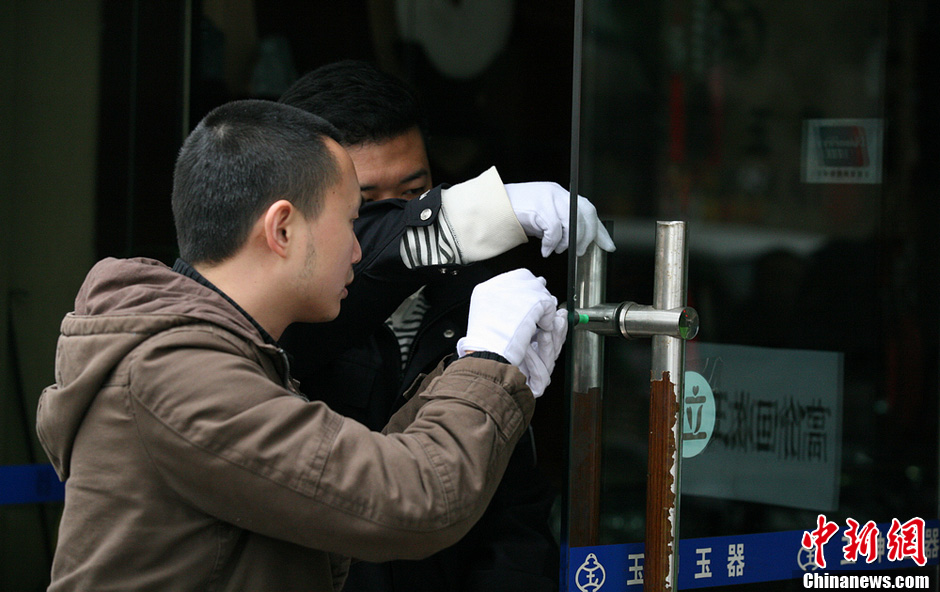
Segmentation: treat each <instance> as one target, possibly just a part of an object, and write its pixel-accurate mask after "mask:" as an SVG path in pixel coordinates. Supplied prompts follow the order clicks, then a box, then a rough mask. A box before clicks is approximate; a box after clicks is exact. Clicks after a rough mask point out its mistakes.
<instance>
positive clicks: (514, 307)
mask: <svg viewBox="0 0 940 592" xmlns="http://www.w3.org/2000/svg"><path fill="white" fill-rule="evenodd" d="M557 305H558V301H557V300H556V299H555V297H554V296H552V295H551V294H550V293H549V291H548V290H547V289H546V288H545V278H541V277H539V278H537V277H535V276H534V275H532V272H531V271H529V270H528V269H516V270H514V271H508V272H506V273H503V274H500V275H498V276H496V277H494V278H492V279H489V280H487V281H485V282H483V283H481V284H477V286H476V287H475V288H474V289H473V294H471V296H470V317H469V319H468V320H467V335H466V337H462V338H461V339H460V340H459V341H458V342H457V354H458V355H460V356H463V355H464V354H466V353H467V352H468V351H488V352H493V353H496V354H499V355H501V356H503V357H504V358H506V359H507V360H509V363H510V364H512V365H513V366H521V364H522V362H523V361H524V360H525V358H526V355H527V354H528V351H529V348H530V346H531V344H532V341H533V339H536V332H537V331H538V326H537V323H542V325H543V326H553V324H552V322H551V321H549V320H547V319H546V317H553V316H554V315H555V308H556V307H557ZM526 378H528V375H527V376H526Z"/></svg>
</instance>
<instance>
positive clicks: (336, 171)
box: [172, 100, 341, 263]
mask: <svg viewBox="0 0 940 592" xmlns="http://www.w3.org/2000/svg"><path fill="white" fill-rule="evenodd" d="M326 137H330V138H333V139H334V140H336V141H337V142H338V141H339V138H340V134H339V132H338V131H337V130H336V129H335V128H334V127H333V126H332V125H330V124H329V123H328V122H327V121H326V120H324V119H322V118H319V117H316V116H314V115H311V114H310V113H305V112H304V111H302V110H300V109H295V108H293V107H290V106H288V105H282V104H279V103H275V102H273V101H262V100H244V101H233V102H231V103H226V104H224V105H221V106H219V107H216V108H215V109H213V110H212V111H211V112H210V113H209V114H208V115H206V116H205V118H203V120H202V121H201V122H199V125H197V126H196V129H194V130H193V131H192V132H191V133H190V134H189V137H188V138H186V141H185V142H184V143H183V147H182V148H181V149H180V152H179V156H178V157H177V160H176V168H175V170H174V173H173V197H172V205H173V220H174V222H175V224H176V236H177V242H178V245H179V250H180V257H181V258H183V259H184V260H186V261H188V262H189V263H219V262H221V261H224V260H225V259H227V258H228V257H230V256H232V255H234V254H235V253H236V252H237V251H238V249H240V248H241V247H242V245H243V244H244V243H245V241H246V240H247V238H248V234H249V232H250V231H251V228H252V226H253V225H254V224H255V222H256V221H257V219H258V217H259V216H261V214H262V213H263V212H264V211H265V209H267V208H268V207H269V206H270V205H271V204H272V203H274V202H275V201H277V200H279V199H286V200H288V201H290V202H291V203H293V204H294V205H295V206H296V207H297V208H298V209H299V210H300V211H301V213H303V214H304V216H316V215H317V214H319V212H320V209H321V207H322V201H323V200H322V197H323V195H324V193H325V191H326V190H327V189H329V188H330V187H332V186H333V185H335V184H336V183H337V182H339V179H340V174H341V173H340V168H339V163H338V161H337V160H336V158H335V157H334V156H333V154H332V153H331V152H330V150H329V148H328V146H327V144H326V142H325V138H326Z"/></svg>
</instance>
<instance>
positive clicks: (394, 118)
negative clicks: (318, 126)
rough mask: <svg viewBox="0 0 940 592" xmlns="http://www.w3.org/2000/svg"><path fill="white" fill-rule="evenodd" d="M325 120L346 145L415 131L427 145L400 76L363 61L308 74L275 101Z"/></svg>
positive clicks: (418, 110) (413, 98) (415, 104)
mask: <svg viewBox="0 0 940 592" xmlns="http://www.w3.org/2000/svg"><path fill="white" fill-rule="evenodd" d="M279 101H280V102H281V103H285V104H287V105H292V106H294V107H298V108H300V109H303V110H304V111H307V112H308V113H313V114H314V115H319V116H320V117H323V118H324V119H326V120H327V121H329V122H330V123H332V124H333V125H335V126H336V127H337V128H339V130H340V132H341V133H342V134H343V140H342V142H341V143H342V144H343V145H344V146H356V145H358V144H364V143H373V142H375V143H381V142H384V141H385V140H389V139H391V138H394V137H396V136H400V135H401V134H403V133H405V132H407V131H409V130H411V129H413V128H418V130H419V131H420V132H421V136H422V138H423V139H424V140H425V143H427V130H428V125H427V119H426V117H425V115H424V110H423V109H422V107H421V104H420V102H419V100H418V98H417V95H416V94H415V93H414V92H412V90H411V89H409V88H408V86H406V85H405V83H404V82H403V81H402V80H400V79H399V78H397V77H395V76H393V75H391V74H389V73H387V72H384V71H382V70H380V69H378V68H377V67H376V66H374V65H373V64H371V63H369V62H364V61H361V60H342V61H339V62H333V63H331V64H326V65H325V66H321V67H319V68H317V69H316V70H313V71H311V72H308V73H306V74H305V75H303V76H302V77H300V79H298V80H297V81H296V82H295V83H294V84H292V85H291V87H290V88H288V89H287V90H286V91H284V94H283V95H281V98H280V99H279Z"/></svg>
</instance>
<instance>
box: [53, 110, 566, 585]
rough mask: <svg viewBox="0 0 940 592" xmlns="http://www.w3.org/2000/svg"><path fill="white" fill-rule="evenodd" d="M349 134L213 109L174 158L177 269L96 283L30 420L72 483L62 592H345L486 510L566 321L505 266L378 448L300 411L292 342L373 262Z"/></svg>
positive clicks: (308, 121) (106, 270) (118, 268)
mask: <svg viewBox="0 0 940 592" xmlns="http://www.w3.org/2000/svg"><path fill="white" fill-rule="evenodd" d="M334 134H335V131H334V130H333V129H332V128H331V126H329V124H327V123H325V122H324V121H323V120H321V119H319V118H317V117H315V116H312V115H309V114H307V113H304V112H302V111H300V110H297V109H294V108H292V107H287V106H284V105H279V104H276V103H270V102H266V101H239V102H235V103H230V104H227V105H223V106H222V107H219V108H217V109H216V110H214V111H213V112H212V113H210V114H209V115H207V116H206V118H205V119H204V120H203V121H202V122H201V123H200V124H199V126H198V127H197V128H196V129H195V130H194V131H193V133H192V134H190V136H189V138H188V139H187V141H186V143H185V144H184V146H183V148H182V150H181V152H180V155H179V159H178V161H177V167H176V172H175V176H174V191H173V209H174V218H175V220H176V224H177V234H178V240H179V245H180V254H181V259H180V260H179V261H177V263H176V265H175V266H174V268H173V269H170V268H168V267H166V266H165V265H163V264H162V263H159V262H157V261H152V260H145V259H131V260H116V259H108V260H104V261H102V262H100V263H98V264H97V265H96V266H95V267H94V268H93V269H92V270H91V271H90V272H89V274H88V277H87V278H86V281H85V283H84V284H83V286H82V288H81V290H80V291H79V293H78V296H77V297H76V302H75V311H74V312H73V313H70V314H69V315H67V316H66V318H65V319H64V320H63V322H62V334H61V337H60V339H59V345H58V348H57V354H56V384H55V385H53V386H50V387H49V388H47V389H46V390H45V391H44V392H43V395H42V397H41V399H40V406H39V410H38V416H37V429H38V432H39V436H40V439H41V441H42V443H43V446H44V448H45V450H46V452H47V454H48V455H49V457H50V459H51V460H52V462H53V464H54V465H55V467H56V470H57V471H58V473H59V475H60V477H61V478H63V479H65V482H66V501H65V508H64V513H63V516H62V521H61V524H60V531H59V539H58V547H57V550H56V556H55V561H54V564H53V569H52V584H51V586H50V590H103V589H120V590H135V591H139V590H174V591H176V590H194V591H195V590H199V591H203V590H330V591H332V590H337V589H339V588H341V587H342V581H343V578H344V577H345V572H346V569H347V567H348V560H347V559H346V558H345V557H346V556H349V555H354V556H356V557H361V558H364V559H370V560H375V561H382V560H388V559H395V558H404V559H407V558H421V557H424V556H427V555H429V554H431V553H433V552H435V551H437V550H439V549H441V548H443V547H446V546H447V545H450V544H452V543H454V542H455V541H457V540H458V539H459V538H460V537H461V536H463V534H464V533H466V531H467V530H468V529H469V528H470V527H471V526H472V525H473V523H474V522H475V521H476V520H477V519H478V518H479V516H480V514H481V513H482V512H483V510H484V508H485V507H486V504H487V502H488V500H489V498H490V496H491V495H492V493H493V491H494V489H495V487H496V485H497V484H498V482H499V479H500V477H501V475H502V472H503V470H504V469H505V466H506V463H507V461H508V458H509V455H510V454H511V452H512V450H513V447H514V445H515V443H516V441H517V440H518V438H519V436H520V435H521V434H522V433H523V432H524V430H525V427H526V425H527V423H528V421H529V419H530V417H531V414H532V411H533V408H534V398H533V396H532V393H531V391H530V390H529V388H528V387H527V386H526V380H527V379H532V378H538V379H540V380H541V379H544V378H546V377H547V375H546V376H542V375H544V374H545V373H550V372H551V367H552V366H553V365H554V362H555V358H556V357H557V355H558V350H559V349H560V347H561V344H562V342H563V340H564V334H565V322H564V318H563V317H562V316H561V315H560V313H558V312H556V310H555V309H556V302H555V299H554V298H553V297H552V296H551V295H550V294H549V293H548V291H547V290H546V289H545V286H544V280H541V278H535V277H534V276H532V274H531V273H530V272H528V271H526V270H516V271H514V272H509V273H508V274H503V275H501V276H497V277H496V278H494V279H493V280H490V281H489V282H486V283H484V284H481V285H480V286H479V287H478V289H477V290H476V291H475V293H474V296H473V299H472V301H471V315H470V319H469V321H468V331H467V337H466V338H465V340H464V341H463V343H462V347H461V352H463V355H462V356H461V357H460V358H459V359H450V360H445V361H444V362H442V364H441V365H440V366H439V367H438V368H437V370H435V372H433V373H432V374H431V375H429V376H428V377H426V378H424V379H423V380H421V381H419V383H416V385H415V387H413V389H412V396H411V397H410V399H409V402H408V403H407V404H406V405H405V406H404V407H403V408H402V409H401V411H400V412H399V413H397V414H396V415H395V416H393V417H392V419H391V421H390V423H389V425H388V427H386V429H385V432H384V433H378V432H371V431H369V430H368V429H367V428H365V427H364V426H362V425H361V424H358V423H356V422H354V421H351V420H349V419H346V418H344V417H343V416H341V415H338V414H336V413H334V412H332V411H331V410H330V409H329V408H328V407H327V406H326V405H324V404H322V403H317V402H310V401H307V400H306V399H305V398H304V397H303V395H302V394H301V393H300V392H299V391H298V389H297V385H296V383H295V382H293V381H292V380H291V379H290V376H289V364H288V359H287V357H286V355H285V354H284V352H283V350H281V349H280V348H279V347H278V345H277V339H278V337H279V336H280V335H281V333H282V332H283V330H284V329H285V328H286V327H287V326H288V325H289V324H290V323H293V322H296V321H304V322H322V321H327V320H330V319H332V318H334V317H335V316H336V315H337V314H338V312H339V308H340V302H341V300H342V299H343V298H344V297H345V296H346V286H347V285H348V284H349V283H350V282H351V281H352V278H353V273H352V265H353V264H354V263H355V262H357V261H358V260H359V259H360V257H361V251H360V247H359V243H358V241H357V239H356V236H355V234H354V233H353V221H354V220H355V219H356V217H357V215H358V214H357V213H358V210H359V205H360V199H361V198H360V192H359V184H358V181H357V178H356V175H355V171H354V169H353V165H352V162H351V161H350V159H349V157H348V155H347V154H346V153H345V151H344V150H343V149H342V148H341V147H340V145H339V144H338V143H337V142H336V141H335V135H334ZM536 374H539V376H536Z"/></svg>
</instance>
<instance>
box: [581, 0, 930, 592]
mask: <svg viewBox="0 0 940 592" xmlns="http://www.w3.org/2000/svg"><path fill="white" fill-rule="evenodd" d="M579 10H581V11H582V12H581V13H580V14H579V15H578V16H579V17H580V19H583V22H579V23H578V25H576V27H578V28H576V50H575V52H576V65H575V68H576V77H575V78H576V81H578V82H580V89H579V91H578V90H576V95H575V101H574V104H575V106H576V109H577V111H576V112H575V117H573V120H574V121H575V126H574V127H575V129H576V132H577V133H576V134H575V137H574V140H575V146H574V147H575V150H573V151H572V153H573V154H574V155H575V158H576V162H575V163H574V166H573V167H572V169H573V170H575V171H577V174H576V176H575V177H574V178H573V179H572V186H574V187H576V188H577V190H578V192H579V193H580V194H581V195H584V196H586V197H588V198H589V199H591V201H592V202H593V203H594V204H595V205H596V206H597V207H598V210H599V212H600V214H601V217H602V218H603V219H606V220H609V221H610V224H611V226H612V235H613V236H614V238H615V241H616V243H617V251H616V252H615V253H611V254H609V255H608V256H607V257H606V262H605V265H606V272H605V273H604V274H603V281H602V282H601V284H600V285H599V286H595V292H598V291H599V292H600V294H595V295H594V296H592V298H595V301H597V302H602V303H607V304H616V303H620V302H623V301H631V302H637V303H640V304H644V305H651V304H653V302H654V292H655V288H656V286H655V284H656V280H655V278H656V277H657V274H656V259H657V257H656V252H657V249H656V228H657V222H658V221H681V222H684V223H685V225H686V227H687V233H688V237H687V248H688V260H687V302H686V304H688V305H689V306H690V307H691V308H693V309H695V311H697V313H698V316H699V321H700V329H699V332H698V335H697V336H696V337H695V339H694V340H691V341H688V342H685V343H686V345H685V352H684V368H683V371H682V379H683V380H682V381H681V385H679V386H678V388H677V389H676V393H675V395H676V397H677V404H678V408H677V409H676V410H675V411H676V420H677V421H678V424H677V425H681V435H680V436H679V437H678V440H679V444H678V446H679V449H680V450H679V452H678V454H679V456H678V458H680V459H681V460H679V461H678V462H677V463H676V468H675V476H676V479H677V481H678V495H677V496H676V499H675V504H674V511H675V520H676V525H675V526H676V531H675V532H676V535H677V540H676V543H675V549H676V553H675V556H674V557H673V561H674V562H676V563H675V564H674V565H672V567H673V568H675V567H676V566H677V569H676V571H675V572H674V579H673V580H672V581H670V582H668V583H667V585H668V589H692V588H707V587H712V588H726V587H728V586H732V585H733V586H736V588H735V589H740V590H796V589H799V590H802V589H806V586H807V585H813V584H814V583H816V584H825V583H826V582H827V580H825V578H827V577H837V576H841V575H847V576H853V575H854V576H858V575H866V576H869V577H877V578H890V583H891V584H893V585H894V586H895V587H898V586H899V585H900V586H905V585H906V586H908V587H910V588H911V589H916V587H917V586H918V585H920V584H923V583H924V582H927V581H928V580H929V585H930V586H931V589H933V587H935V586H937V585H938V577H937V559H938V531H940V523H938V520H937V518H938V498H937V478H938V477H937V473H938V422H937V419H938V405H937V403H938V358H940V350H938V335H940V332H938V328H940V313H938V310H937V307H936V306H935V303H936V302H937V297H938V294H940V284H938V279H937V278H938V277H940V269H938V268H940V259H938V257H937V252H938V250H937V249H938V246H940V245H938V239H937V233H936V231H935V229H934V226H935V223H934V220H936V216H937V214H938V209H940V206H938V200H936V198H935V193H936V187H937V186H938V185H937V182H938V179H937V172H936V171H937V167H936V166H935V163H936V162H937V159H938V157H940V149H938V146H937V144H936V141H935V138H936V137H937V136H936V133H937V132H936V130H937V127H938V124H940V121H938V120H940V114H938V113H937V110H936V108H935V105H936V104H937V99H938V92H937V85H936V83H935V82H934V81H933V76H934V74H935V72H934V70H935V68H934V69H932V68H931V66H930V64H931V60H933V59H935V58H934V57H932V56H933V55H934V53H935V52H934V49H932V48H933V46H932V43H933V42H932V41H930V40H931V39H936V38H937V33H938V31H937V29H938V27H940V25H938V23H940V18H937V17H938V16H940V15H938V8H937V7H935V6H933V5H932V4H930V3H922V2H890V3H889V2H883V1H877V0H860V1H857V2H851V3H833V2H827V1H823V0H817V1H808V0H807V1H801V2H772V1H770V0H670V1H666V2H660V1H654V0H640V1H636V2H616V1H614V0H585V2H584V3H583V8H581V7H580V6H579ZM579 35H580V36H581V38H580V39H578V37H579ZM578 54H580V55H578ZM579 58H580V59H579ZM578 69H580V72H578V71H577V70H578ZM575 86H576V87H577V86H578V85H577V84H576V85H575ZM594 264H595V263H594V262H590V261H588V260H585V259H582V260H580V261H578V262H577V265H573V266H570V267H571V269H570V273H571V275H570V277H569V282H568V283H569V295H568V301H569V302H575V303H576V304H577V303H578V301H579V295H578V294H577V293H576V291H577V289H578V288H577V287H578V281H579V280H578V277H579V276H578V274H579V273H581V274H584V273H585V272H586V271H585V270H586V268H587V267H589V266H590V265H594ZM604 284H606V285H604ZM573 331H574V333H573V341H572V342H571V343H572V347H570V348H569V356H570V358H569V360H568V364H569V383H571V387H572V388H571V396H570V416H571V421H570V423H569V425H570V432H569V434H570V438H569V468H570V475H569V485H568V495H567V503H566V508H565V512H564V518H565V520H564V528H563V543H565V544H566V547H565V549H564V551H563V555H564V557H563V565H564V567H563V570H562V571H563V574H562V580H563V583H564V587H565V588H567V589H568V590H589V591H591V592H603V591H604V590H624V589H625V590H641V589H643V585H644V576H645V575H646V572H645V569H644V568H645V567H646V563H647V560H648V558H647V557H646V549H647V547H645V544H646V543H647V542H648V541H647V538H648V536H649V533H648V532H647V524H648V522H649V520H650V516H649V515H648V513H647V510H646V508H647V486H648V475H650V474H655V473H656V471H658V470H660V468H661V467H658V466H650V464H649V463H650V461H649V458H650V456H649V448H650V444H649V443H650V442H651V432H652V433H653V435H654V436H655V435H657V434H658V432H659V431H660V430H662V429H663V428H662V427H661V425H660V423H659V421H658V420H656V419H655V418H654V421H653V422H652V423H651V421H650V409H651V405H650V403H651V397H652V398H653V401H654V402H655V401H656V397H661V396H663V395H662V393H661V392H657V389H656V388H655V387H656V385H655V384H651V367H653V363H654V360H653V357H652V354H651V350H652V349H653V348H652V345H653V343H652V339H650V338H646V337H639V338H635V339H624V338H623V337H619V336H603V337H586V335H587V333H590V331H586V330H585V329H584V328H583V326H579V327H578V328H576V329H574V330H573ZM592 335H594V334H593V333H592ZM591 340H595V342H593V343H592V342H591ZM585 343H587V345H585ZM585 359H589V360H594V361H595V362H598V361H599V362H600V363H601V364H602V365H601V368H602V370H601V372H600V375H599V378H598V380H596V381H595V382H596V384H595V385H594V386H593V387H587V388H585V387H583V384H580V383H578V380H579V378H578V377H579V376H582V375H583V374H584V370H583V367H584V363H585V362H584V360H585ZM652 378H653V379H654V380H653V381H652V382H653V383H655V382H656V380H655V379H657V378H658V376H657V375H656V374H655V373H654V375H652ZM651 386H652V387H653V388H652V389H651ZM592 388H593V389H594V390H593V391H592V390H591V389H592ZM589 391H590V392H589ZM651 391H652V394H651ZM833 574H836V575H833ZM897 578H900V579H897ZM879 581H883V582H887V581H889V580H879ZM648 584H652V585H651V586H650V588H649V589H656V590H659V589H663V587H665V586H663V587H661V586H660V584H659V583H652V582H648ZM816 587H822V585H818V586H816Z"/></svg>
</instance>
